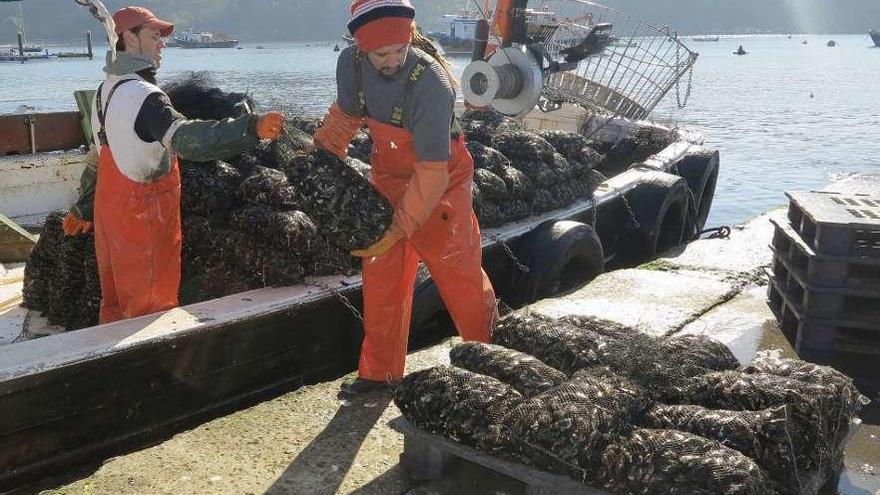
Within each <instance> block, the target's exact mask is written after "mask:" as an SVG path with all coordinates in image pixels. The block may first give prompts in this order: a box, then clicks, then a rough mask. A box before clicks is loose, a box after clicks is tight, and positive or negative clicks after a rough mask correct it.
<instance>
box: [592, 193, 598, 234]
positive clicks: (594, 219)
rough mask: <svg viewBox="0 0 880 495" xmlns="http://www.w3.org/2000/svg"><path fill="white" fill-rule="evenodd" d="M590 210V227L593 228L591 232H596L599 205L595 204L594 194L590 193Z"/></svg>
mask: <svg viewBox="0 0 880 495" xmlns="http://www.w3.org/2000/svg"><path fill="white" fill-rule="evenodd" d="M590 208H592V210H593V217H592V219H591V221H590V225H591V226H592V227H593V230H594V231H595V230H596V225H597V224H598V221H599V219H598V217H599V204H598V203H597V202H596V193H595V192H593V193H590Z"/></svg>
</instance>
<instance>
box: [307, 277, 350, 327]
mask: <svg viewBox="0 0 880 495" xmlns="http://www.w3.org/2000/svg"><path fill="white" fill-rule="evenodd" d="M303 285H306V286H309V287H315V288H318V289H322V290H326V291H329V292H330V293H332V294H333V296H334V297H336V299H337V300H338V301H339V302H340V303H342V305H343V306H345V307H346V308H347V309H348V311H349V312H350V313H351V314H352V315H354V317H355V318H357V319H358V320H359V321H360V322H361V323H363V322H364V315H363V314H361V312H360V311H358V309H357V308H356V307H355V305H354V304H352V302H351V300H350V299H349V298H347V297H346V296H345V294H343V293H342V292H340V291H339V289H337V288H336V287H331V286H329V285H327V284H325V283H323V282H318V281H316V280H306V281H305V282H303Z"/></svg>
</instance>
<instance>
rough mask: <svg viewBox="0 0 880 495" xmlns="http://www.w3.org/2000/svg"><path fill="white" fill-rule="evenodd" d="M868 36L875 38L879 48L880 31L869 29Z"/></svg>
mask: <svg viewBox="0 0 880 495" xmlns="http://www.w3.org/2000/svg"><path fill="white" fill-rule="evenodd" d="M868 36H870V37H871V39H872V40H874V44H875V45H877V47H878V48H880V31H875V30H873V29H872V30H870V31H868Z"/></svg>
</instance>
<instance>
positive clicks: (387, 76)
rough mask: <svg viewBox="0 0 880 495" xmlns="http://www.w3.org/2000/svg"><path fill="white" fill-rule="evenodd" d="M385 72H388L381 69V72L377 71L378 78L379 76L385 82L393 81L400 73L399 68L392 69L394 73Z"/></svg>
mask: <svg viewBox="0 0 880 495" xmlns="http://www.w3.org/2000/svg"><path fill="white" fill-rule="evenodd" d="M387 70H388V69H382V70H380V71H379V76H381V77H382V79H385V80H388V81H391V80H393V79H394V78H395V77H397V74H398V73H400V67H398V68H396V69H394V72H386V71H387Z"/></svg>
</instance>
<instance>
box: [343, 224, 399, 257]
mask: <svg viewBox="0 0 880 495" xmlns="http://www.w3.org/2000/svg"><path fill="white" fill-rule="evenodd" d="M401 239H403V234H402V233H401V232H400V230H399V229H397V228H396V227H395V226H394V224H391V227H389V228H388V230H386V231H385V234H383V235H382V238H381V239H379V240H378V241H376V243H375V244H373V245H372V246H370V247H368V248H367V249H356V250H354V251H352V252H351V255H352V256H356V257H358V258H372V257H373V256H382V255H383V254H385V252H386V251H388V250H389V249H391V248H392V247H394V245H395V244H397V243H398V242H400V240H401Z"/></svg>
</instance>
